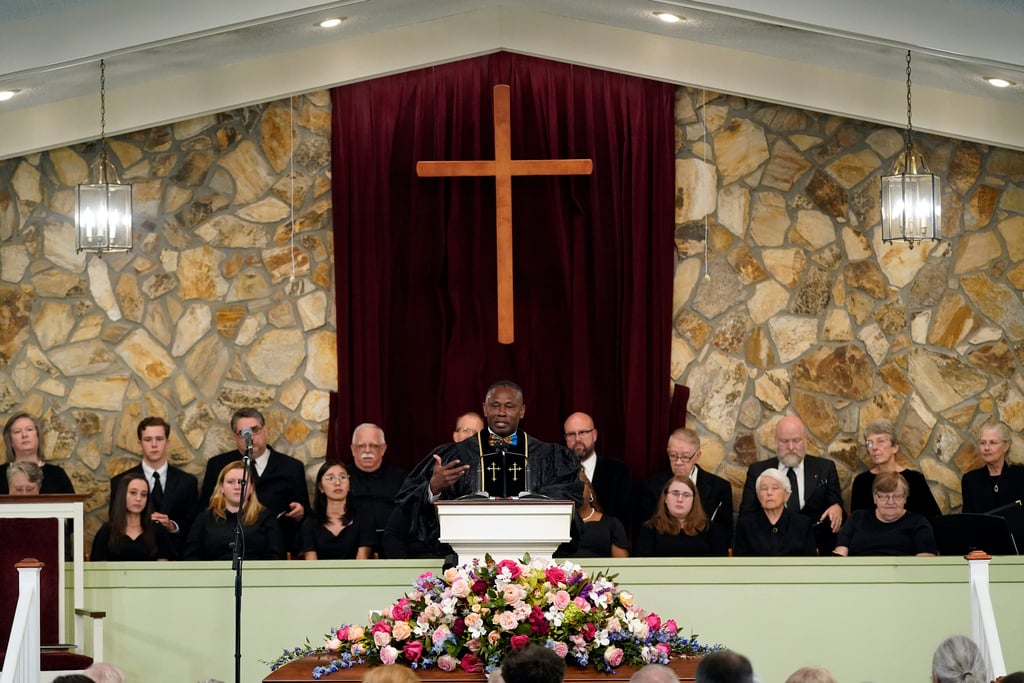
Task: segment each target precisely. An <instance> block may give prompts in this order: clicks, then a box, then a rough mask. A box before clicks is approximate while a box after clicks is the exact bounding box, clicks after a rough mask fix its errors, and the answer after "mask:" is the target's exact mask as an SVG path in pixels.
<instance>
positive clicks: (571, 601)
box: [271, 556, 720, 678]
mask: <svg viewBox="0 0 1024 683" xmlns="http://www.w3.org/2000/svg"><path fill="white" fill-rule="evenodd" d="M614 578H615V577H614V576H606V575H604V574H598V575H596V576H594V577H590V576H588V575H587V573H586V572H585V571H583V569H582V568H581V567H579V566H578V565H575V564H573V563H572V562H562V563H560V564H559V563H556V562H553V561H550V560H539V559H538V560H532V561H531V560H530V558H529V556H527V557H526V558H524V559H523V561H522V562H516V561H514V560H501V561H500V562H495V561H493V560H492V559H491V558H490V557H489V556H488V557H486V558H485V559H484V560H483V561H480V560H478V559H477V560H473V562H472V563H470V564H466V565H462V566H461V567H453V568H450V569H448V570H446V571H445V572H444V573H443V574H442V575H441V576H435V575H434V574H433V573H431V572H427V573H425V574H423V575H421V576H420V577H419V578H418V579H416V581H415V583H414V584H413V587H412V590H411V591H409V592H407V593H406V594H405V595H404V596H403V597H401V598H400V599H399V600H398V601H397V602H395V603H394V604H392V605H389V606H388V607H386V608H385V609H384V610H382V611H380V612H372V613H371V614H370V623H369V625H367V626H365V627H364V626H359V625H343V626H341V627H339V628H336V629H333V630H332V631H331V632H330V633H328V634H327V635H326V642H325V643H324V645H323V646H322V647H316V648H314V647H311V646H310V645H309V644H308V642H307V645H306V647H297V648H293V649H291V650H285V651H284V654H283V655H282V656H281V657H279V658H278V659H277V660H276V661H274V662H272V663H271V668H272V669H277V668H279V667H280V666H282V665H284V664H286V663H288V662H290V661H292V660H294V659H298V658H300V657H304V656H307V655H313V654H315V655H328V656H329V657H330V658H331V659H330V662H329V664H326V665H324V666H319V667H316V668H315V669H314V671H313V678H321V677H323V676H326V675H328V674H330V673H333V672H334V671H338V670H339V669H344V668H348V667H351V666H353V665H355V664H364V663H366V664H378V663H379V664H405V665H408V666H411V667H412V668H414V669H428V668H434V667H436V668H438V669H441V670H442V671H455V670H456V669H462V670H464V671H467V672H471V673H476V672H489V671H491V670H492V669H495V668H497V667H498V666H500V665H501V662H502V660H503V659H504V658H505V656H506V655H507V654H508V653H509V652H511V651H512V650H514V649H518V648H521V647H524V646H525V645H526V644H527V643H537V644H539V645H543V646H545V647H548V648H550V649H552V650H554V651H555V652H556V653H558V655H559V656H561V657H566V658H567V659H568V661H569V662H570V663H575V664H576V665H578V666H580V667H587V666H593V667H594V668H596V669H597V670H598V671H605V672H608V671H611V670H613V669H615V668H616V667H618V666H620V665H622V664H628V665H632V666H642V665H644V664H649V663H653V662H657V663H661V664H665V663H667V662H668V661H669V659H670V658H671V657H673V656H675V657H685V656H698V655H703V654H706V653H708V652H712V651H714V650H717V649H720V646H707V645H703V644H700V643H698V641H697V636H695V635H691V636H690V637H685V636H683V635H681V634H680V632H679V626H678V625H677V624H676V622H675V621H674V620H671V619H669V620H664V621H663V620H662V619H661V617H659V616H658V615H657V614H655V613H653V612H647V611H645V610H643V609H641V608H640V607H638V606H637V605H635V604H634V603H633V595H632V594H630V593H629V592H628V591H626V590H623V589H621V588H619V587H617V586H616V585H615V582H614Z"/></svg>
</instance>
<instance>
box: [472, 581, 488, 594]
mask: <svg viewBox="0 0 1024 683" xmlns="http://www.w3.org/2000/svg"><path fill="white" fill-rule="evenodd" d="M470 590H471V591H473V592H474V593H476V594H477V595H483V594H484V593H486V592H487V582H486V581H483V580H482V579H477V580H476V581H474V582H473V585H472V586H471V587H470Z"/></svg>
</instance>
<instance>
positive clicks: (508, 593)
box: [501, 583, 526, 604]
mask: <svg viewBox="0 0 1024 683" xmlns="http://www.w3.org/2000/svg"><path fill="white" fill-rule="evenodd" d="M525 592H526V591H525V590H524V589H523V587H522V586H517V585H516V584H514V583H510V584H507V585H506V586H505V587H504V588H503V589H502V590H501V597H502V599H503V600H504V601H505V602H507V603H508V604H512V603H513V602H519V601H520V600H522V599H523V597H524V593H525Z"/></svg>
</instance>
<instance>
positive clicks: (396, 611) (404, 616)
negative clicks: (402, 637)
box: [391, 598, 412, 621]
mask: <svg viewBox="0 0 1024 683" xmlns="http://www.w3.org/2000/svg"><path fill="white" fill-rule="evenodd" d="M391 618H392V619H394V620H395V621H408V620H409V619H411V618H412V608H411V607H409V598H402V599H401V600H399V601H398V602H397V603H396V604H395V606H394V607H392V608H391Z"/></svg>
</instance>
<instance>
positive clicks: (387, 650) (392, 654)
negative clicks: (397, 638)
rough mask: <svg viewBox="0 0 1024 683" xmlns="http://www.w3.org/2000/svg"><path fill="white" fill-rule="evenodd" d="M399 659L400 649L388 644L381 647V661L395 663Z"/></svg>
mask: <svg viewBox="0 0 1024 683" xmlns="http://www.w3.org/2000/svg"><path fill="white" fill-rule="evenodd" d="M397 661H398V650H396V649H395V648H393V647H391V646H390V645H388V646H387V647H382V648H381V649H380V663H381V664H394V663H395V662H397Z"/></svg>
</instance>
